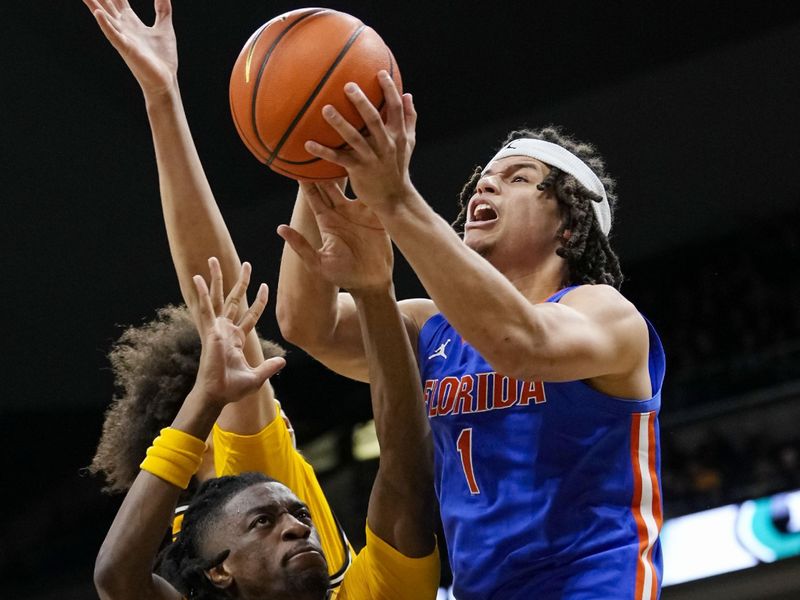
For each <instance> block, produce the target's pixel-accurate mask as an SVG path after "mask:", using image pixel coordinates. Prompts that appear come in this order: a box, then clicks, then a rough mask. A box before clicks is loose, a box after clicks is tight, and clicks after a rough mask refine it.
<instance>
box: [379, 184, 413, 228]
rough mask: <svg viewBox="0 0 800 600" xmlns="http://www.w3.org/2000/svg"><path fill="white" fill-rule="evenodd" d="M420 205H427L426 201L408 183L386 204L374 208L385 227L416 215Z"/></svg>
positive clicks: (381, 203) (390, 196) (391, 196)
mask: <svg viewBox="0 0 800 600" xmlns="http://www.w3.org/2000/svg"><path fill="white" fill-rule="evenodd" d="M420 203H422V204H423V205H426V203H425V200H424V199H423V198H422V196H420V194H419V192H417V190H416V188H414V185H413V184H412V183H411V182H410V181H408V182H407V183H406V185H404V186H403V187H402V189H401V190H399V191H398V192H397V193H395V194H390V195H389V196H388V197H387V198H386V201H385V202H380V203H378V204H377V205H376V206H375V207H374V209H373V210H374V211H375V214H376V215H377V217H378V219H380V221H381V223H383V225H384V227H385V226H386V224H387V222H389V221H394V220H398V219H403V218H407V217H408V216H409V215H412V214H414V212H416V211H417V210H418V208H419V205H420Z"/></svg>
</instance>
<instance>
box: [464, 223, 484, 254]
mask: <svg viewBox="0 0 800 600" xmlns="http://www.w3.org/2000/svg"><path fill="white" fill-rule="evenodd" d="M464 245H465V246H467V248H469V249H471V250H474V251H475V252H477V253H478V254H480V255H481V256H485V255H486V253H488V251H489V247H490V244H489V242H488V240H487V239H486V238H485V236H484V235H481V232H480V230H478V229H473V230H471V231H470V230H467V231H465V232H464Z"/></svg>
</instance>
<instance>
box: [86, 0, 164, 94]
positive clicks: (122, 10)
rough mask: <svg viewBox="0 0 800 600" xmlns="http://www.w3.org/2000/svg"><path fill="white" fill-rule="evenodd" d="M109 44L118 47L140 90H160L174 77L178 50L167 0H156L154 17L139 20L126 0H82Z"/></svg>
mask: <svg viewBox="0 0 800 600" xmlns="http://www.w3.org/2000/svg"><path fill="white" fill-rule="evenodd" d="M83 3H84V4H85V5H86V6H87V7H88V8H89V10H91V11H92V14H93V15H94V18H95V20H96V21H97V24H98V25H99V26H100V29H101V30H102V31H103V34H104V35H105V36H106V38H107V39H108V41H109V42H111V45H112V46H114V48H116V49H117V51H118V52H119V53H120V55H121V56H122V58H123V59H124V60H125V64H127V65H128V68H129V69H130V70H131V72H132V73H133V75H134V77H136V80H137V81H138V82H139V85H140V86H141V87H142V91H143V92H144V93H145V95H147V94H159V93H162V92H165V91H167V90H168V89H170V88H171V86H173V85H174V84H175V83H176V81H177V72H178V51H177V47H176V43H175V30H174V29H173V28H172V6H171V5H170V1H169V0H155V2H154V3H153V6H154V8H155V13H156V20H155V23H154V24H153V25H152V27H148V26H147V25H145V24H144V23H142V21H141V19H139V17H138V16H137V15H136V13H135V12H133V9H132V8H131V7H130V5H129V4H128V0H83Z"/></svg>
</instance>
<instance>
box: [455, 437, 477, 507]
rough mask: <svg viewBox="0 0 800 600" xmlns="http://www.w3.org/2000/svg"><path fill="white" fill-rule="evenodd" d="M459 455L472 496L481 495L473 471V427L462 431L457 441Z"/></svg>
mask: <svg viewBox="0 0 800 600" xmlns="http://www.w3.org/2000/svg"><path fill="white" fill-rule="evenodd" d="M456 446H457V447H458V453H459V454H460V455H461V468H463V469H464V477H465V478H466V479H467V486H469V493H470V494H472V495H475V494H480V493H481V490H480V488H478V482H477V481H475V472H474V471H473V470H472V427H467V428H466V429H462V430H461V433H459V434H458V440H457V441H456Z"/></svg>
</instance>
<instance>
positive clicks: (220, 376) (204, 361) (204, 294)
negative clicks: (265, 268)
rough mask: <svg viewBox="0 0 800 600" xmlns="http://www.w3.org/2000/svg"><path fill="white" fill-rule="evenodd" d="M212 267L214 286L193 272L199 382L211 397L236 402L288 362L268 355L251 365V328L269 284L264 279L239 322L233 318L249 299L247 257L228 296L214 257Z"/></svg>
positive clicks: (225, 402)
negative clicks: (248, 349)
mask: <svg viewBox="0 0 800 600" xmlns="http://www.w3.org/2000/svg"><path fill="white" fill-rule="evenodd" d="M208 265H209V269H210V271H211V289H210V290H209V288H208V286H207V285H206V282H205V280H204V279H203V278H202V277H201V276H200V275H195V276H194V278H193V279H194V284H195V287H196V288H197V296H198V305H197V306H198V308H197V311H196V314H195V315H194V318H195V323H196V325H197V329H198V331H199V332H200V339H201V340H202V344H203V350H202V352H201V354H200V367H199V369H198V373H197V383H196V384H195V385H196V387H201V388H202V391H203V392H204V393H205V394H207V397H209V398H214V399H215V400H216V401H218V402H219V403H220V404H221V405H224V404H227V403H229V402H236V401H237V400H240V399H241V398H243V397H245V396H247V395H248V394H251V393H253V392H255V391H256V390H257V389H258V388H260V387H261V386H262V385H264V382H266V380H267V379H268V378H269V377H271V376H272V375H274V374H275V373H277V372H278V371H280V370H281V369H282V368H283V366H284V365H285V364H286V361H285V360H283V358H278V357H276V358H270V359H268V360H265V361H264V362H263V363H261V364H260V365H257V366H255V367H251V366H250V365H249V364H248V362H247V359H246V358H245V356H244V352H243V347H244V341H245V338H246V337H247V334H248V333H249V332H250V331H251V330H252V329H253V327H254V326H255V324H256V323H257V322H258V319H259V317H261V313H262V312H263V311H264V307H265V306H266V305H267V293H268V292H267V286H266V284H264V283H262V284H261V285H260V286H259V288H258V293H257V295H256V299H255V301H254V302H253V305H252V306H251V307H250V308H249V309H248V310H247V312H245V313H244V315H243V316H242V318H241V319H239V320H238V322H234V321H233V319H234V318H236V315H237V313H238V309H239V306H241V304H242V303H244V302H245V292H246V291H247V286H248V284H249V283H250V271H251V269H250V264H249V263H243V264H242V269H241V271H240V274H239V280H238V281H237V282H236V284H235V285H234V286H233V289H232V290H231V292H230V294H228V297H227V298H224V299H223V294H222V289H223V287H222V270H221V268H220V266H219V261H217V259H216V258H210V259H209V261H208Z"/></svg>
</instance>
